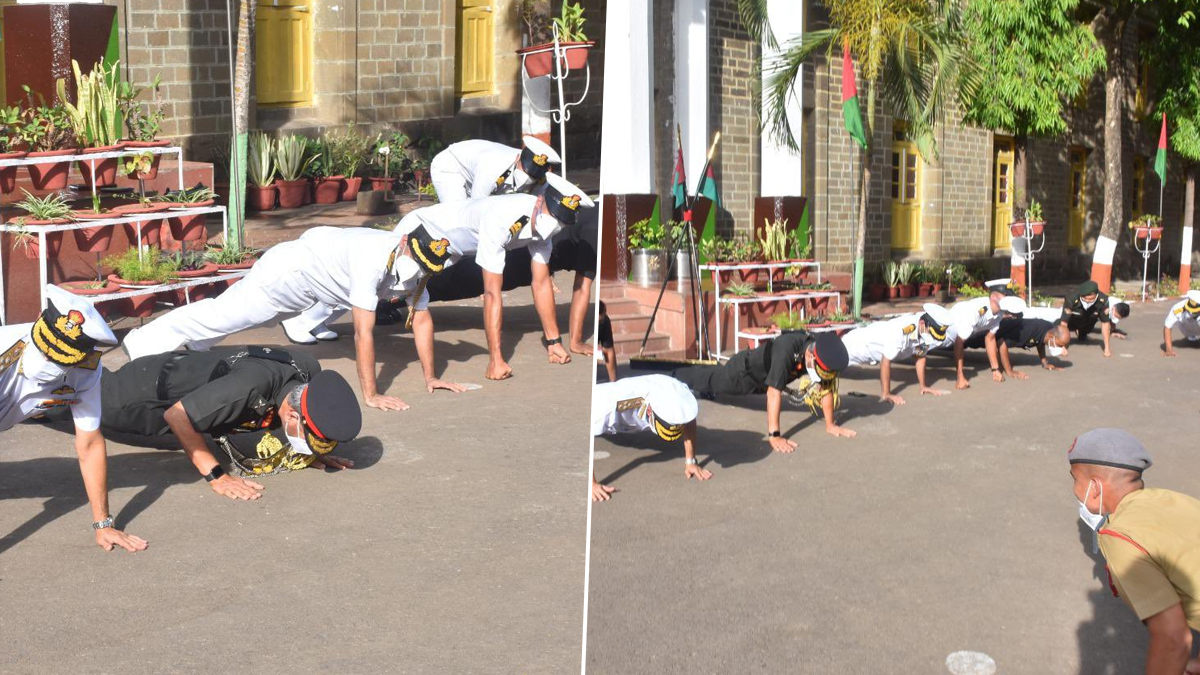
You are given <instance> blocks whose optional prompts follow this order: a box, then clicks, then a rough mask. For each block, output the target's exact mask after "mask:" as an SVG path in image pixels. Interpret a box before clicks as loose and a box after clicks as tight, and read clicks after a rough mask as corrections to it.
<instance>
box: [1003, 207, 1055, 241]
mask: <svg viewBox="0 0 1200 675" xmlns="http://www.w3.org/2000/svg"><path fill="white" fill-rule="evenodd" d="M1026 225H1028V227H1029V231H1030V234H1031V235H1033V236H1035V237H1036V236H1038V235H1039V234H1041V233H1042V232H1043V231H1045V228H1046V221H1045V220H1044V219H1043V218H1042V205H1041V204H1040V203H1038V200H1036V199H1030V200H1029V208H1027V209H1025V219H1024V220H1018V221H1016V222H1014V223H1013V224H1012V225H1010V226H1009V230H1010V231H1011V232H1012V236H1014V237H1024V236H1025V227H1026Z"/></svg>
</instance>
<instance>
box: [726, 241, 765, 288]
mask: <svg viewBox="0 0 1200 675" xmlns="http://www.w3.org/2000/svg"><path fill="white" fill-rule="evenodd" d="M729 253H730V255H731V256H732V258H733V262H735V263H737V264H738V265H739V266H740V265H747V264H750V263H756V262H761V261H762V249H761V248H759V245H758V240H757V239H749V238H744V237H738V238H735V239H733V240H731V241H730V244H729ZM760 272H761V270H759V269H757V268H741V269H738V270H737V276H738V278H739V279H741V280H742V281H745V282H747V283H750V284H754V283H757V282H758V277H759V273H760Z"/></svg>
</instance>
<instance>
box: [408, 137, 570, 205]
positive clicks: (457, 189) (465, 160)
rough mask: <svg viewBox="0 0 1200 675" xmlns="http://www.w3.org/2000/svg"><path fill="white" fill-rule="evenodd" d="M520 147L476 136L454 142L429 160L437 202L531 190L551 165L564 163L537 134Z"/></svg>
mask: <svg viewBox="0 0 1200 675" xmlns="http://www.w3.org/2000/svg"><path fill="white" fill-rule="evenodd" d="M522 140H523V141H524V143H525V147H523V148H521V149H520V150H518V149H516V148H510V147H509V146H507V145H504V144H503V143H496V142H493V141H485V140H482V139H474V140H469V141H460V142H458V143H453V144H451V145H450V147H448V148H446V149H445V150H442V151H441V152H439V153H438V154H437V155H435V156H434V158H433V161H432V162H430V163H429V180H430V182H431V183H433V188H434V189H435V190H437V197H438V201H439V202H442V203H447V202H461V201H464V200H467V199H479V198H480V197H489V196H491V195H502V194H508V193H511V192H518V191H522V190H524V191H528V190H529V189H530V188H533V187H534V186H536V185H538V184H540V183H541V182H542V180H543V179H544V178H545V177H546V173H547V172H548V171H549V170H550V165H551V164H561V163H562V158H560V157H559V156H558V153H557V152H555V151H554V148H552V147H550V146H549V145H546V144H545V143H544V142H542V141H540V140H538V139H537V138H536V137H534V136H526V137H525V138H523V139H522Z"/></svg>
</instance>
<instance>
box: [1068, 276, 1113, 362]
mask: <svg viewBox="0 0 1200 675" xmlns="http://www.w3.org/2000/svg"><path fill="white" fill-rule="evenodd" d="M1128 307H1129V306H1128V305H1126V310H1127V311H1126V314H1127V315H1128ZM1060 320H1061V321H1063V322H1065V323H1066V324H1067V328H1069V329H1070V330H1071V331H1073V332H1074V333H1075V334H1076V335H1078V336H1079V341H1080V342H1083V341H1084V340H1087V336H1088V334H1089V333H1091V332H1092V329H1093V328H1095V327H1096V324H1097V323H1099V324H1100V336H1101V338H1103V340H1104V356H1105V357H1109V356H1112V349H1111V346H1110V344H1109V343H1110V342H1111V341H1112V329H1113V323H1112V314H1111V313H1110V312H1109V299H1108V296H1107V295H1105V294H1104V293H1101V292H1100V287H1099V286H1097V285H1096V282H1094V281H1090V280H1089V281H1085V282H1083V283H1082V284H1080V285H1079V288H1077V289H1075V292H1074V293H1072V294H1071V295H1068V296H1067V299H1066V302H1065V303H1063V310H1062V316H1061V317H1060Z"/></svg>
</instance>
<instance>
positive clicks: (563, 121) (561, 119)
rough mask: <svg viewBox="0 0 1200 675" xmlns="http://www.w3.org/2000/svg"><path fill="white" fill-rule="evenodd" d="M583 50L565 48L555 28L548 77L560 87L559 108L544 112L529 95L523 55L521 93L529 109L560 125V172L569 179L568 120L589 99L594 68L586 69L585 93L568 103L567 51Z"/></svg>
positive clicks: (568, 71) (526, 55)
mask: <svg viewBox="0 0 1200 675" xmlns="http://www.w3.org/2000/svg"><path fill="white" fill-rule="evenodd" d="M568 49H581V47H563V46H562V44H561V43H560V42H559V39H558V26H554V48H553V52H554V73H552V74H550V75H547V76H546V77H549V78H550V79H551V80H552V81H553V82H554V83H555V84H556V85H557V86H558V107H557V108H555V109H553V110H542V109H541V108H539V107H538V106H537V104H536V103H534V102H533V97H532V96H530V95H529V90H528V89H527V88H526V84H525V81H526V80H527V79H528V77H527V76H526V74H525V59H526V58H528V56H529V54H522V55H521V91H522V92H523V93H524V94H525V98H526V100H528V101H529V107H531V108H533V109H534V110H536V111H538V112H540V113H542V114H543V115H550V118H551V119H552V120H554V121H555V122H556V123H557V124H558V154H559V155H560V156H561V157H562V164H561V166H560V169H559V172H560V175H561V176H562V177H563V178H566V177H567V120H569V119H571V111H570V108H572V107H574V106H577V105H579V104H580V103H583V99H585V98H587V95H588V89H590V88H591V86H592V68H591V66H585V67H584V74H585V77H586V79H585V80H584V84H583V93H582V94H580V96H579V100H578V101H567V100H566V98H564V94H563V81H564V80H566V79H567V75H569V74H570V72H571V70H570V69H569V68H567V50H568Z"/></svg>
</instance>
